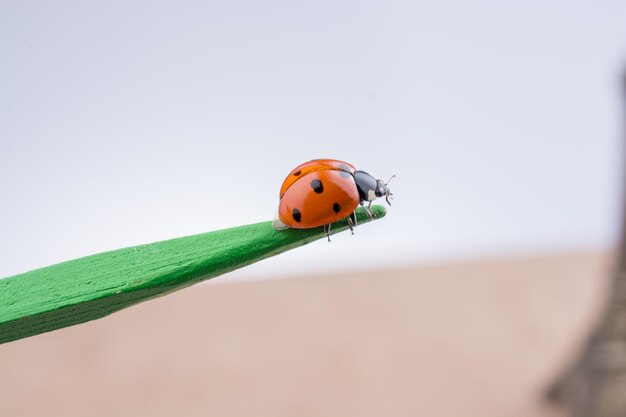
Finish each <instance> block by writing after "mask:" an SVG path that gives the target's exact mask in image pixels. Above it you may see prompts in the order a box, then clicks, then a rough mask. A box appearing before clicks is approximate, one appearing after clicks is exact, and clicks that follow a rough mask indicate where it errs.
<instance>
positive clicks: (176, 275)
mask: <svg viewBox="0 0 626 417" xmlns="http://www.w3.org/2000/svg"><path fill="white" fill-rule="evenodd" d="M373 209H374V212H375V214H376V217H375V219H378V218H382V217H384V216H385V213H386V212H385V208H384V207H383V206H375V207H373ZM357 218H358V223H359V224H363V223H367V222H368V221H370V220H371V219H370V218H369V217H368V215H367V214H366V213H365V211H364V210H363V209H362V208H359V209H357ZM346 229H348V222H347V221H346V220H344V221H341V222H337V223H334V224H333V228H332V232H333V234H335V233H337V232H341V231H344V230H346ZM320 238H326V235H325V233H324V230H323V228H321V227H319V228H316V229H303V230H296V229H288V230H281V231H276V230H274V229H273V228H272V226H271V222H262V223H256V224H250V225H245V226H240V227H235V228H232V229H225V230H218V231H215V232H210V233H203V234H199V235H194V236H187V237H182V238H177V239H171V240H165V241H162V242H156V243H150V244H146V245H141V246H134V247H130V248H124V249H118V250H114V251H110V252H104V253H100V254H97V255H91V256H87V257H84V258H79V259H75V260H72V261H67V262H63V263H60V264H56V265H51V266H48V267H45V268H41V269H37V270H34V271H30V272H26V273H23V274H19V275H15V276H12V277H8V278H4V279H0V343H6V342H10V341H12V340H17V339H21V338H24V337H28V336H32V335H36V334H39V333H44V332H48V331H51V330H55V329H60V328H62V327H66V326H71V325H74V324H79V323H84V322H86V321H89V320H94V319H98V318H101V317H104V316H106V315H108V314H111V313H113V312H115V311H118V310H121V309H123V308H126V307H129V306H132V305H134V304H137V303H140V302H142V301H146V300H149V299H151V298H155V297H159V296H162V295H165V294H168V293H170V292H173V291H176V290H179V289H182V288H185V287H188V286H190V285H193V284H196V283H198V282H200V281H203V280H205V279H209V278H213V277H216V276H218V275H221V274H224V273H226V272H230V271H234V270H235V269H238V268H242V267H244V266H247V265H250V264H252V263H254V262H257V261H260V260H262V259H265V258H269V257H270V256H274V255H278V254H279V253H282V252H285V251H288V250H290V249H294V248H297V247H299V246H302V245H305V244H307V243H311V242H313V241H315V240H317V239H320Z"/></svg>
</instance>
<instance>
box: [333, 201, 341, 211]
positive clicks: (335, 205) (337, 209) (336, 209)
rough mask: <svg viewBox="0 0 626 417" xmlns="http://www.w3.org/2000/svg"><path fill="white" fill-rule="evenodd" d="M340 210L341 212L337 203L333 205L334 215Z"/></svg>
mask: <svg viewBox="0 0 626 417" xmlns="http://www.w3.org/2000/svg"><path fill="white" fill-rule="evenodd" d="M340 210H341V206H340V205H339V203H335V204H333V211H334V212H335V213H339V211H340Z"/></svg>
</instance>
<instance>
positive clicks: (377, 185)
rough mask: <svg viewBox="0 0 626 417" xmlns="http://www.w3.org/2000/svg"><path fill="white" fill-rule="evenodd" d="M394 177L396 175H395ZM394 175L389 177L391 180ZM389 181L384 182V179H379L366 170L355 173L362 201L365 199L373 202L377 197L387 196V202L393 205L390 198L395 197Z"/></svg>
mask: <svg viewBox="0 0 626 417" xmlns="http://www.w3.org/2000/svg"><path fill="white" fill-rule="evenodd" d="M393 177H395V175H394V176H393ZM393 177H391V178H389V181H391V180H392V179H393ZM389 181H387V182H383V181H382V180H377V179H376V178H374V177H372V176H371V175H370V174H368V173H367V172H365V171H356V172H355V173H354V182H356V187H357V189H358V190H359V197H360V198H361V203H363V202H364V201H370V202H371V201H373V200H375V199H377V198H380V197H385V200H387V204H389V205H391V203H390V202H389V199H390V198H393V197H392V196H393V194H392V193H391V190H390V189H389V187H388V184H389Z"/></svg>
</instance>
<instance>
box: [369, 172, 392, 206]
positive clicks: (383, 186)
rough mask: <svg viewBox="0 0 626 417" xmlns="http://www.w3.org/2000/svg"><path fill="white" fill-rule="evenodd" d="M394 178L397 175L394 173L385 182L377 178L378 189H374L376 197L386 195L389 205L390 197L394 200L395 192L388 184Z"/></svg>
mask: <svg viewBox="0 0 626 417" xmlns="http://www.w3.org/2000/svg"><path fill="white" fill-rule="evenodd" d="M394 178H395V175H392V176H391V178H389V179H388V180H387V182H383V181H382V180H376V191H374V193H375V194H376V197H385V200H387V204H389V205H391V203H390V202H389V199H391V200H393V193H392V192H391V189H390V188H389V187H388V186H387V184H389V182H391V180H392V179H394Z"/></svg>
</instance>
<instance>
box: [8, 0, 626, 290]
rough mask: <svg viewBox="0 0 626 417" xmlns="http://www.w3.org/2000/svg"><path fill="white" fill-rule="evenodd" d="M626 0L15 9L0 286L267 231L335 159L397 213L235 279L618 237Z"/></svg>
mask: <svg viewBox="0 0 626 417" xmlns="http://www.w3.org/2000/svg"><path fill="white" fill-rule="evenodd" d="M625 16H626V3H624V2H621V1H597V2H569V1H567V2H566V1H554V2H545V1H526V2H499V1H475V2H462V1H439V2H414V1H397V2H396V1H381V2H370V1H358V2H356V1H344V2H337V1H316V2H293V1H269V2H243V1H209V2H206V1H197V2H189V1H171V2H159V1H132V2H127V1H90V2H81V1H57V2H49V1H28V2H18V1H1V0H0V192H1V194H0V195H1V196H2V197H1V205H0V254H1V255H0V260H1V261H0V276H6V275H12V274H15V273H19V272H23V271H26V270H29V269H33V268H37V267H41V266H45V265H48V264H51V263H56V262H59V261H63V260H67V259H72V258H76V257H80V256H84V255H88V254H92V253H96V252H101V251H105V250H110V249H115V248H119V247H124V246H130V245H135V244H141V243H148V242H153V241H157V240H162V239H167V238H172V237H178V236H183V235H189V234H195V233H201V232H206V231H210V230H214V229H220V228H225V227H230V226H235V225H240V224H246V223H253V222H257V221H263V220H270V219H271V217H272V216H273V214H274V212H275V209H276V204H277V193H278V189H279V187H280V184H281V182H282V180H283V178H284V176H285V175H286V174H287V173H288V172H289V171H290V170H291V169H292V168H293V167H294V166H295V165H297V164H299V163H301V162H303V161H306V160H309V159H313V158H319V157H332V158H338V159H343V160H346V161H348V162H351V163H353V164H355V165H356V166H357V167H358V168H360V169H364V170H366V171H368V172H370V173H371V174H373V175H375V176H378V177H381V178H385V179H386V178H388V177H389V176H390V175H391V174H396V175H397V179H396V180H394V183H393V187H392V189H393V191H394V194H395V197H396V199H395V203H394V206H393V207H391V208H390V209H389V214H388V216H387V218H385V219H384V220H381V221H379V222H376V223H374V224H369V225H364V226H363V227H361V228H358V229H357V230H356V236H354V237H352V236H349V234H344V235H341V236H336V237H335V238H334V240H333V242H332V244H327V243H326V242H324V241H319V242H316V243H314V244H312V245H309V246H307V247H305V248H301V249H298V250H295V251H293V252H291V253H288V254H284V255H281V256H279V257H277V258H275V259H271V260H267V261H264V262H262V263H260V264H258V265H255V266H252V267H249V268H247V269H246V270H243V271H240V272H236V273H234V274H232V275H231V278H234V277H239V278H243V277H250V276H255V275H266V276H269V275H289V274H291V273H294V272H297V273H308V272H311V273H313V272H316V271H320V270H335V269H352V268H369V267H384V266H386V265H389V264H397V263H411V262H424V261H429V260H433V259H437V260H439V259H452V258H458V257H471V256H476V255H481V256H482V255H488V254H500V253H515V252H536V251H542V250H560V249H569V248H581V247H606V246H608V245H611V244H613V243H614V242H615V240H616V236H617V234H616V225H617V224H618V221H617V219H618V215H617V214H618V209H619V193H618V190H619V177H620V166H619V164H620V163H621V152H620V150H621V145H620V142H619V140H620V128H621V126H620V125H621V123H622V121H621V120H620V117H619V116H620V111H622V108H621V107H620V106H621V103H620V100H619V99H620V90H619V88H620V86H619V82H618V80H619V74H620V72H621V70H622V68H623V67H626V59H625V58H626V24H624V21H625V20H624V17H625Z"/></svg>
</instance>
